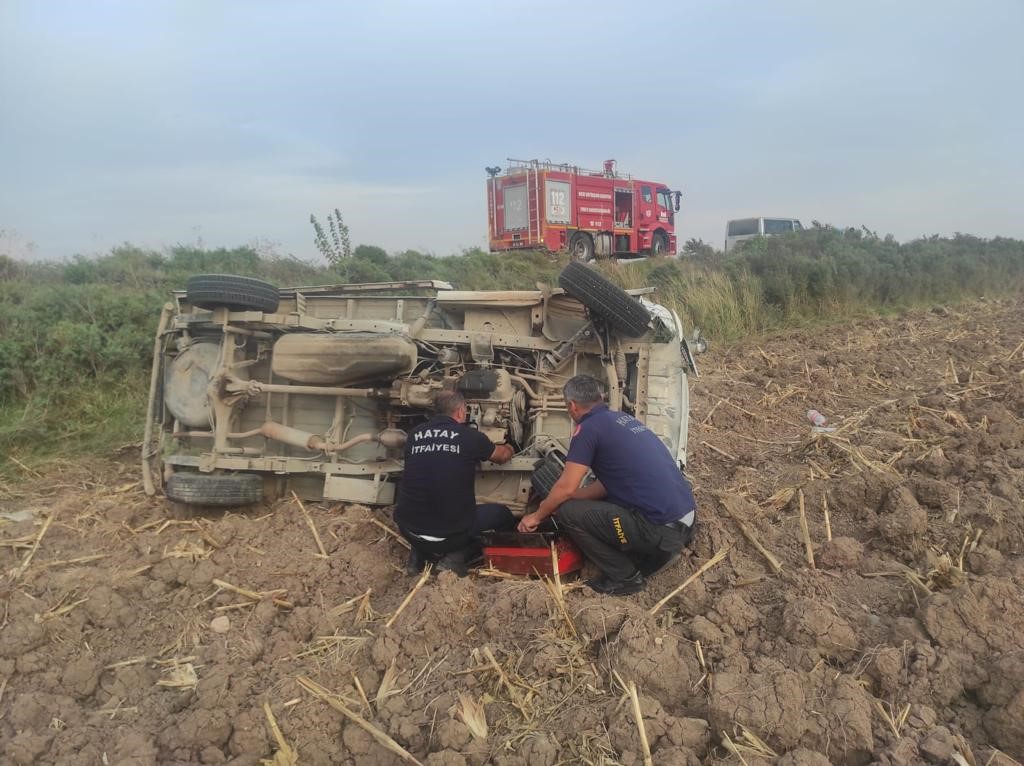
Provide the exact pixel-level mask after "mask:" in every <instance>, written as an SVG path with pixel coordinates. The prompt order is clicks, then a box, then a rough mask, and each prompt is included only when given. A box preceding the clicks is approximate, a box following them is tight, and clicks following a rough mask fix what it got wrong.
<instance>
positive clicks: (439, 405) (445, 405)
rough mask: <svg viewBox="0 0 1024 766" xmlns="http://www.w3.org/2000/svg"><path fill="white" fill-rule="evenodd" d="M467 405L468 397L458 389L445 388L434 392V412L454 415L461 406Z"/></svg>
mask: <svg viewBox="0 0 1024 766" xmlns="http://www.w3.org/2000/svg"><path fill="white" fill-rule="evenodd" d="M465 406H466V397H464V396H463V395H462V394H461V393H459V392H458V391H453V390H451V389H443V390H441V391H438V392H437V393H436V394H434V414H436V415H454V414H455V411H456V410H457V409H459V408H460V407H465Z"/></svg>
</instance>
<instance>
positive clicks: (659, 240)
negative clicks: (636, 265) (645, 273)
mask: <svg viewBox="0 0 1024 766" xmlns="http://www.w3.org/2000/svg"><path fill="white" fill-rule="evenodd" d="M667 252H668V235H667V234H665V232H663V231H659V232H655V234H654V239H652V240H651V255H653V256H654V257H655V258H657V257H658V256H661V255H665V253H667Z"/></svg>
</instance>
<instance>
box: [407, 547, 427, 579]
mask: <svg viewBox="0 0 1024 766" xmlns="http://www.w3.org/2000/svg"><path fill="white" fill-rule="evenodd" d="M426 565H427V557H426V556H424V555H423V552H422V551H419V550H417V549H416V548H410V549H409V558H407V559H406V560H405V573H406V574H407V575H409V576H410V577H414V576H415V575H418V574H419V573H420V572H422V571H423V567H425V566H426Z"/></svg>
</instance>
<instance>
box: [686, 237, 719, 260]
mask: <svg viewBox="0 0 1024 766" xmlns="http://www.w3.org/2000/svg"><path fill="white" fill-rule="evenodd" d="M716 254H717V251H716V250H715V248H713V247H712V246H711V245H709V244H708V243H707V242H705V241H704V240H703V239H695V238H690V239H688V240H686V244H685V245H683V255H686V256H690V257H691V258H713V257H714V256H715V255H716Z"/></svg>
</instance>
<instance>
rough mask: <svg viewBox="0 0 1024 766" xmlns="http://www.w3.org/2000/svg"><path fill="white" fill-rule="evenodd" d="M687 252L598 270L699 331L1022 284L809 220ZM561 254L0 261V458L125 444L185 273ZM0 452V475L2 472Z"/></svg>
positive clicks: (483, 279) (469, 279)
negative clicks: (806, 225) (157, 338)
mask: <svg viewBox="0 0 1024 766" xmlns="http://www.w3.org/2000/svg"><path fill="white" fill-rule="evenodd" d="M686 253H687V256H688V257H683V258H678V259H665V258H658V259H647V260H644V261H639V262H634V263H632V264H618V263H603V264H600V268H601V269H602V270H603V272H604V273H605V274H606V275H607V276H609V277H610V278H611V279H612V280H613V281H615V282H617V283H618V284H621V285H623V286H625V287H639V286H642V285H652V286H654V287H656V288H657V292H656V293H655V295H654V296H653V297H654V299H655V300H657V301H659V302H661V303H662V304H664V305H666V306H668V307H669V308H671V309H672V310H674V311H676V312H677V313H678V314H679V316H680V317H681V318H682V319H683V321H684V323H685V324H687V325H692V326H699V327H701V328H702V329H703V330H704V332H705V333H706V334H707V335H708V336H709V337H711V338H713V339H719V340H727V341H728V340H735V339H739V338H743V337H749V336H751V335H757V334H759V333H763V332H765V331H767V330H772V329H774V328H778V327H784V326H787V325H792V324H797V323H802V322H807V321H822V320H826V321H827V320H830V319H835V318H841V317H844V316H848V315H850V314H853V313H862V312H866V311H877V310H886V309H891V308H896V307H903V306H912V305H919V304H927V303H933V302H946V301H954V300H959V299H964V298H969V297H972V296H978V295H992V296H998V295H1006V294H1008V293H1010V292H1012V291H1016V290H1019V289H1020V286H1021V285H1022V284H1024V242H1022V241H1020V240H1015V239H1007V238H1002V237H997V238H995V239H981V238H978V237H973V236H969V235H964V234H957V235H956V236H953V237H926V238H921V239H917V240H914V241H912V242H908V243H905V244H901V243H898V242H896V241H895V240H894V239H893V238H892V237H884V238H880V237H878V236H877V235H875V234H874V233H872V232H869V231H867V230H863V229H861V230H856V229H846V230H841V229H835V228H832V227H829V226H817V227H815V228H812V229H810V230H807V231H804V232H798V233H794V234H790V235H786V236H781V237H769V238H755V239H752V240H749V241H746V242H743V243H742V244H741V246H739V247H737V248H736V249H735V250H733V251H731V252H730V253H729V254H728V255H727V256H726V255H723V254H721V253H719V252H718V251H716V250H714V248H712V247H711V246H709V245H706V244H705V243H703V242H700V241H699V240H690V241H689V242H688V243H687V246H686ZM565 262H566V261H565V258H564V257H552V256H551V255H549V254H546V253H538V252H517V253H514V254H502V255H492V254H490V253H486V252H483V251H481V250H475V249H474V250H466V251H464V252H462V253H460V254H459V255H454V256H450V257H436V256H433V255H430V254H425V253H420V252H417V251H415V250H407V251H404V252H401V253H396V254H393V255H389V254H388V253H386V252H385V251H384V250H383V249H381V248H379V247H375V246H372V245H360V246H358V247H356V248H355V249H354V250H353V251H352V257H350V258H344V259H341V261H340V262H339V263H338V264H336V265H335V266H333V267H331V266H328V265H317V264H312V263H308V262H306V261H300V260H297V259H295V258H283V257H278V256H274V255H263V254H260V253H258V252H257V251H256V250H255V249H253V248H251V247H239V248H234V249H225V248H220V249H215V250H208V249H205V248H201V247H195V246H187V245H179V246H176V247H172V248H170V249H169V250H167V251H166V252H154V251H150V250H144V249H141V248H138V247H135V246H133V245H130V244H125V245H123V246H121V247H117V248H114V249H113V250H111V252H110V253H108V254H107V255H103V256H100V257H96V258H85V257H81V256H76V257H74V258H72V259H70V260H68V261H65V262H62V263H26V262H21V261H18V260H15V259H13V258H11V257H9V256H7V255H2V256H0V458H2V457H4V456H5V455H7V454H11V455H16V456H18V458H19V459H26V458H31V457H32V456H42V455H46V454H53V453H54V452H58V451H59V452H61V453H62V454H66V453H69V452H75V451H79V452H81V451H94V450H97V449H105V448H108V447H110V446H111V445H118V444H123V443H125V442H128V441H131V440H133V439H138V437H139V435H140V433H141V428H142V420H143V417H142V411H143V408H144V407H145V396H146V381H147V380H148V370H149V366H150V361H151V360H150V355H151V351H152V344H153V333H154V331H155V329H156V321H157V319H158V315H159V312H160V306H161V305H162V304H163V303H164V302H165V301H166V300H167V299H168V297H169V295H170V293H171V291H172V290H176V289H182V288H183V287H184V286H185V282H186V280H187V279H188V277H189V276H192V275H194V274H199V273H220V274H244V275H247V276H254V277H259V278H262V279H266V280H267V281H269V282H271V283H273V284H275V285H278V286H280V287H286V286H301V285H315V284H336V283H339V282H366V281H369V282H381V281H396V280H411V279H439V280H445V281H448V282H451V283H452V284H453V285H455V286H456V287H457V288H459V289H464V290H490V289H504V290H516V289H532V288H534V287H535V286H536V284H537V283H538V282H543V283H547V284H557V279H558V272H559V271H560V270H561V269H562V267H564V265H565ZM4 466H7V467H6V468H5V467H4ZM10 470H11V469H10V467H9V463H8V461H0V472H2V471H10Z"/></svg>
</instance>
